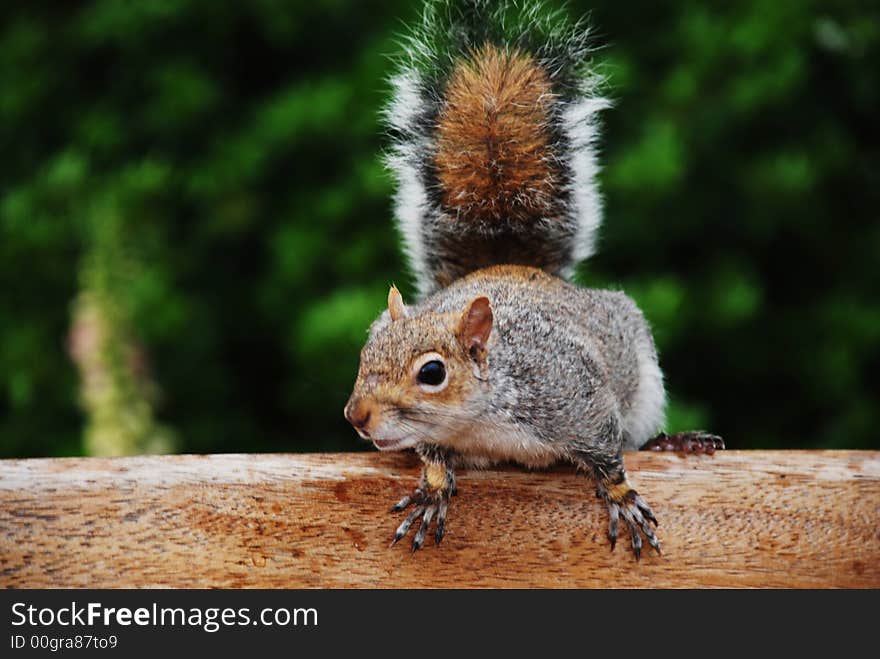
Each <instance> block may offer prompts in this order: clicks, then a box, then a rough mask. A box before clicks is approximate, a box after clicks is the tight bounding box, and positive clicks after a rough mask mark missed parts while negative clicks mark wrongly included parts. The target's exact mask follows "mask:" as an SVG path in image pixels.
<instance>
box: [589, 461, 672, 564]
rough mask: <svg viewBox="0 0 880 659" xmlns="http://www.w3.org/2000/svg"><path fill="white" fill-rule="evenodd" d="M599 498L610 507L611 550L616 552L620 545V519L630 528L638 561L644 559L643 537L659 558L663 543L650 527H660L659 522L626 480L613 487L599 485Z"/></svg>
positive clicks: (609, 484)
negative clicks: (618, 537) (642, 556)
mask: <svg viewBox="0 0 880 659" xmlns="http://www.w3.org/2000/svg"><path fill="white" fill-rule="evenodd" d="M596 493H597V494H598V495H599V497H600V498H602V499H604V501H605V503H606V504H607V505H608V515H609V517H610V520H609V522H608V539H609V540H610V541H611V550H612V551H614V545H615V544H616V543H617V530H618V526H619V524H620V518H621V517H623V521H624V522H625V523H626V525H627V527H628V528H629V533H630V537H631V538H632V548H633V553H634V554H635V556H636V560H639V558H641V555H642V534H644V536H645V538H647V540H648V544H649V545H651V546H652V547H653V548H654V549H655V550H656V551H657V553H658V554H659V553H660V541H659V540H657V535H656V534H655V533H654V529H653V528H652V527H651V523H653V524H654V526H657V518H655V517H654V513H653V511H652V510H651V507H650V506H649V505H648V503H647V502H646V501H645V500H644V499H643V498H642V497H641V495H640V494H639V493H638V492H636V491H635V490H634V489H632V488H631V487H630V485H629V483H628V482H627V481H626V478H624V479H623V480H622V481H620V482H619V483H610V482H608V481H604V482H600V483H599V487H598V490H597V492H596Z"/></svg>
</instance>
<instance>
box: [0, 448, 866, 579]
mask: <svg viewBox="0 0 880 659" xmlns="http://www.w3.org/2000/svg"><path fill="white" fill-rule="evenodd" d="M625 460H626V464H627V468H628V470H629V472H630V479H631V481H632V482H633V484H634V485H635V487H637V488H638V489H639V491H640V492H641V493H642V494H643V495H644V496H645V498H646V499H647V500H648V501H649V502H650V504H651V505H652V506H653V508H654V511H655V512H656V514H657V517H658V519H659V520H660V527H659V529H658V533H659V536H660V540H661V542H662V544H663V551H664V553H663V555H662V556H658V555H656V554H654V553H653V552H651V551H645V552H644V555H643V557H642V560H641V562H639V563H636V561H635V560H634V558H633V555H632V553H631V552H630V551H629V547H628V543H627V542H623V541H621V542H619V543H618V547H617V549H616V550H615V551H614V552H613V553H612V552H611V551H610V550H609V545H608V541H607V539H606V538H605V529H606V526H607V514H606V512H605V510H604V508H603V506H601V505H600V502H599V501H598V500H597V499H596V498H595V497H594V495H593V488H592V487H591V485H590V484H589V483H588V482H587V481H586V480H585V479H584V478H583V477H582V476H578V475H577V474H575V473H574V472H573V471H572V470H571V469H564V468H560V469H557V470H555V471H551V472H526V471H522V470H518V469H502V470H499V471H485V472H477V471H465V472H461V474H460V475H459V478H458V484H459V491H460V496H458V497H456V498H455V499H453V501H452V505H451V506H450V510H449V519H448V527H447V529H448V534H447V536H446V538H445V539H444V541H443V544H442V545H441V546H440V547H435V546H434V542H433V538H432V537H430V536H429V539H428V540H427V541H426V543H425V547H424V549H422V550H421V551H419V552H417V553H415V554H411V553H410V551H409V546H408V542H405V541H404V542H401V543H400V544H398V545H397V546H395V547H393V548H389V547H388V542H389V539H390V537H391V534H392V532H393V530H394V528H395V527H396V526H397V524H398V522H399V520H400V519H401V516H400V515H399V514H397V515H395V514H391V513H389V512H388V509H389V506H390V504H391V503H392V502H394V501H395V500H397V499H398V498H399V497H400V496H401V495H402V494H403V493H405V492H409V491H410V490H411V488H412V487H413V486H414V484H415V480H416V477H417V474H418V469H419V466H418V461H417V460H416V459H415V458H414V457H413V456H411V455H400V454H396V455H385V454H381V455H380V454H375V453H373V454H323V455H213V456H165V457H138V458H118V459H98V458H85V459H38V460H6V461H0V586H5V587H28V588H44V587H96V588H115V587H158V586H161V587H187V588H195V587H268V588H274V587H282V588H311V587H322V588H327V587H333V588H346V587H381V588H388V587H423V586H427V587H454V588H461V587H594V586H599V587H621V586H623V587H673V588H674V587H718V586H720V587H764V586H773V587H813V588H814V587H857V588H858V587H870V588H877V587H880V523H878V522H880V452H875V451H861V452H856V451H834V452H831V451H753V452H745V451H742V452H741V451H727V452H723V453H719V454H716V455H715V456H713V457H708V456H699V457H696V456H687V457H683V456H678V455H671V454H653V453H638V454H628V455H627V456H626V458H625Z"/></svg>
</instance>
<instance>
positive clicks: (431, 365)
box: [418, 359, 446, 386]
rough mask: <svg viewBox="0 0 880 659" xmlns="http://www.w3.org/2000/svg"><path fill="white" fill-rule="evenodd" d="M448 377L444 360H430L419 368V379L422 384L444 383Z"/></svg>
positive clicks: (434, 384)
mask: <svg viewBox="0 0 880 659" xmlns="http://www.w3.org/2000/svg"><path fill="white" fill-rule="evenodd" d="M445 379H446V367H445V366H444V365H443V362H441V361H438V360H436V359H435V360H434V361H430V362H428V363H427V364H425V365H424V366H422V367H421V368H420V369H419V376H418V381H419V383H420V384H428V385H431V386H436V385H438V384H443V381H444V380H445Z"/></svg>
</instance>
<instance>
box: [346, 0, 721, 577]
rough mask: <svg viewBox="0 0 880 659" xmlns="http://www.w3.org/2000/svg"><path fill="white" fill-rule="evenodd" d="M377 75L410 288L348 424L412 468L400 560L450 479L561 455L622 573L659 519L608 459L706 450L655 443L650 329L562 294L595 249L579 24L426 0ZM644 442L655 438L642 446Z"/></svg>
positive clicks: (593, 294) (612, 296)
mask: <svg viewBox="0 0 880 659" xmlns="http://www.w3.org/2000/svg"><path fill="white" fill-rule="evenodd" d="M404 51H405V54H404V56H403V58H402V59H401V61H400V62H399V70H398V71H397V73H396V74H395V75H394V76H393V78H392V87H393V94H392V99H391V101H390V103H389V105H388V106H387V108H386V112H385V119H386V122H387V125H388V128H389V129H390V133H391V136H392V139H393V144H392V146H391V149H390V151H389V153H388V157H387V164H388V166H389V168H390V169H391V171H392V172H393V174H394V175H395V177H396V181H397V193H396V198H395V213H396V217H397V221H398V226H399V228H400V231H401V233H402V236H403V239H404V244H405V249H406V252H407V255H408V257H409V261H410V264H411V267H412V270H413V272H414V274H415V279H416V282H415V283H416V287H417V289H418V300H417V301H416V302H415V303H414V304H411V305H407V304H405V303H404V301H403V298H402V296H401V294H400V292H399V291H398V289H397V288H396V287H394V286H392V287H391V290H390V292H389V295H388V308H387V309H386V310H385V311H383V312H382V314H381V315H380V316H379V318H378V319H377V320H376V321H375V322H374V323H373V324H372V326H371V327H370V330H369V338H368V340H367V342H366V344H365V346H364V347H363V350H362V351H361V358H360V367H359V370H358V374H357V380H356V382H355V385H354V391H353V392H352V394H351V397H350V398H349V400H348V402H347V404H346V406H345V410H344V413H345V417H346V419H348V421H349V422H350V423H351V424H352V425H353V426H354V428H355V429H356V431H357V432H358V433H359V434H360V436H361V437H362V438H364V439H367V440H370V441H372V442H373V444H374V445H375V446H376V447H377V448H378V449H380V450H383V451H390V450H403V449H414V450H415V451H416V452H417V453H418V455H419V456H420V457H421V459H422V462H423V463H424V466H423V470H422V476H421V478H420V480H419V483H418V486H417V487H416V489H415V491H414V492H413V493H412V494H410V495H408V496H405V497H403V498H402V499H401V500H400V501H399V502H397V504H396V505H394V506H393V508H392V510H393V511H396V512H400V511H403V510H405V509H406V508H408V507H409V506H411V505H412V506H414V508H413V510H412V511H411V512H410V513H409V515H408V516H407V517H406V518H405V519H404V521H403V522H402V523H401V524H400V525H399V526H398V528H397V529H396V531H395V533H394V536H393V539H392V541H391V544H392V545H393V544H394V543H396V542H397V541H399V540H400V539H401V538H403V537H404V536H405V535H406V534H407V533H408V532H409V530H410V528H411V527H412V526H413V524H414V523H415V522H416V521H417V520H419V521H420V523H419V527H418V530H417V532H416V533H415V535H414V538H413V541H412V551H415V550H417V549H419V548H420V547H421V546H422V545H423V543H424V541H425V537H426V534H427V533H428V530H429V528H430V526H431V524H432V523H433V524H434V528H435V543H436V544H439V543H440V541H441V540H442V538H443V536H444V534H445V529H446V517H447V511H448V508H449V501H450V497H451V495H453V494H455V493H456V492H457V488H456V482H455V469H456V468H458V467H467V466H470V467H477V468H479V467H486V466H489V465H492V464H496V463H500V462H514V463H517V464H520V465H523V466H525V467H529V468H541V467H547V466H549V465H551V464H554V463H557V462H560V461H563V462H569V463H573V464H574V465H575V466H576V467H578V468H579V469H580V470H582V471H583V472H584V473H585V474H586V475H587V476H589V477H591V478H592V479H593V480H594V481H595V485H596V494H597V496H598V497H600V498H601V499H602V500H604V502H605V504H606V506H607V508H608V512H609V516H610V521H609V526H608V538H609V540H610V543H611V548H612V549H613V548H614V545H615V543H616V540H617V536H618V530H619V526H620V520H621V518H622V519H623V522H624V524H625V525H626V527H627V530H628V531H629V535H630V538H631V545H632V550H633V552H634V554H635V557H636V559H638V558H639V557H640V555H641V549H642V536H644V538H645V540H646V541H647V542H648V544H649V545H650V546H651V547H653V548H654V549H655V550H657V551H658V552H659V551H660V543H659V540H658V538H657V535H656V533H655V531H654V527H655V526H656V525H657V520H656V517H655V515H654V513H653V511H652V510H651V508H650V506H649V505H648V503H647V502H646V501H645V499H644V498H643V497H642V496H641V495H640V494H639V493H638V492H637V491H636V490H635V489H634V488H633V487H632V486H631V484H630V482H629V481H628V479H627V476H626V472H625V470H624V465H623V451H624V450H635V449H640V448H641V449H645V448H651V449H654V450H670V449H674V450H690V451H694V452H709V453H711V452H714V450H715V449H717V448H723V441H722V440H721V438H720V437H718V436H716V435H711V434H708V433H704V432H702V431H697V432H688V433H678V434H676V435H671V436H669V435H665V434H664V433H661V432H660V429H661V428H662V426H663V424H664V408H665V402H666V394H665V390H664V384H663V374H662V372H661V370H660V366H659V363H658V358H657V351H656V349H655V346H654V341H653V338H652V335H651V331H650V328H649V326H648V324H647V322H646V320H645V318H644V316H643V314H642V313H641V311H640V310H639V309H638V307H637V306H636V304H635V303H634V302H633V301H632V300H631V299H630V298H629V297H627V296H626V295H625V294H624V293H622V292H616V291H606V290H595V289H586V288H581V287H578V286H577V285H575V284H574V283H572V282H571V281H570V280H571V278H572V276H573V273H574V271H575V267H576V266H577V264H578V263H580V262H581V261H582V260H584V259H585V258H587V257H588V256H589V255H590V254H592V253H593V249H594V245H595V240H596V233H597V230H598V227H599V224H600V220H601V214H602V212H601V200H600V195H599V193H598V190H597V186H596V181H595V179H596V174H597V171H598V164H597V157H596V150H595V142H596V139H597V135H598V114H599V113H600V112H601V111H602V110H604V109H606V108H608V107H609V106H610V103H609V102H608V100H606V99H605V98H603V97H601V96H600V95H599V94H598V89H599V87H600V82H601V81H600V79H599V77H598V76H597V75H596V74H595V73H594V71H592V69H591V68H590V65H589V54H590V52H591V45H590V39H589V30H588V29H587V28H586V26H585V25H584V24H583V23H582V22H578V23H570V22H568V21H567V20H566V18H565V17H564V15H563V14H562V13H561V12H559V11H551V10H548V9H547V8H546V6H545V5H544V4H543V3H542V2H537V1H534V0H521V1H519V2H490V1H488V0H465V1H462V0H427V3H426V5H425V9H424V11H423V14H422V18H421V22H420V24H418V25H417V26H416V27H415V28H414V29H413V31H412V33H411V35H410V36H409V38H408V40H407V41H406V42H405V48H404ZM658 433H659V434H658Z"/></svg>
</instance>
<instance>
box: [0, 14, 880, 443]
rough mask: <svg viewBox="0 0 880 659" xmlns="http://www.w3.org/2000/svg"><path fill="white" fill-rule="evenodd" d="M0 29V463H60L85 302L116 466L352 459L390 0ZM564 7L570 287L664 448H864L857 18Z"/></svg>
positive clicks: (868, 111) (871, 401)
mask: <svg viewBox="0 0 880 659" xmlns="http://www.w3.org/2000/svg"><path fill="white" fill-rule="evenodd" d="M0 11H2V13H3V17H4V20H3V21H2V22H0V80H2V83H3V85H2V93H0V137H2V141H0V143H2V146H3V156H4V157H3V159H2V161H0V171H2V174H0V180H2V181H3V186H2V195H0V282H2V290H3V294H2V295H0V455H2V456H26V455H67V454H77V453H82V452H84V451H85V450H86V445H85V440H84V438H85V437H86V435H87V429H88V428H89V427H90V426H89V424H90V423H92V422H94V420H95V411H94V409H91V408H89V407H88V405H86V406H85V407H81V404H82V403H83V395H84V394H83V388H82V387H81V386H80V382H79V376H78V372H77V369H76V367H75V365H74V363H73V361H72V360H71V356H70V354H69V347H70V346H69V343H70V341H69V335H70V330H71V327H72V326H75V325H74V318H75V313H76V310H77V309H80V306H79V305H78V304H75V302H76V301H77V300H79V301H80V304H81V303H82V300H83V299H84V298H83V297H82V294H83V293H84V292H88V291H92V292H95V291H98V292H100V293H101V296H103V297H100V298H94V297H93V298H86V299H91V300H95V299H100V300H103V302H102V303H101V304H104V305H105V306H102V307H101V308H102V309H104V311H102V312H101V313H102V314H103V317H106V318H109V319H110V320H111V322H112V327H113V328H114V329H113V332H115V333H113V334H112V336H115V337H117V344H116V348H114V350H117V353H114V354H116V355H117V356H116V357H114V359H115V360H116V361H115V362H113V363H115V364H116V367H114V368H118V367H120V365H125V364H128V363H129V357H126V355H130V354H131V351H132V350H135V351H138V350H142V351H143V354H144V355H145V356H146V358H148V361H149V364H150V366H151V369H150V370H149V378H148V379H146V380H144V379H143V378H142V377H141V376H140V375H134V376H131V377H129V376H128V375H126V371H125V370H124V368H123V370H122V371H114V372H116V373H121V376H120V377H121V378H122V379H120V380H119V385H118V386H119V389H118V390H119V391H120V392H128V393H127V394H126V396H127V397H125V398H124V399H120V400H125V401H129V403H114V404H113V409H114V410H115V411H116V412H117V413H118V414H117V416H118V417H119V418H126V419H130V418H136V419H139V421H137V423H141V424H145V425H141V426H138V425H137V423H134V425H133V426H131V427H136V428H141V429H140V430H138V431H137V432H134V434H132V435H131V436H132V437H140V438H141V439H138V440H136V441H135V440H132V441H135V443H136V444H138V443H139V447H140V448H139V449H138V450H143V449H144V446H145V445H146V446H148V450H154V449H155V447H156V445H155V444H154V443H151V440H150V439H149V437H155V436H156V435H154V434H153V433H156V432H157V433H158V436H160V437H164V440H163V441H167V435H163V433H164V432H165V431H164V428H173V430H174V437H175V440H176V441H177V447H176V448H177V449H178V450H181V451H196V452H199V451H256V450H282V451H299V450H352V449H356V448H358V447H361V446H362V445H363V442H360V441H359V440H358V439H357V437H356V436H355V434H354V432H352V431H351V429H350V428H349V427H347V425H346V424H345V422H344V420H343V419H342V407H343V405H344V403H345V400H346V399H347V396H348V393H349V391H350V387H351V384H352V382H353V380H354V376H355V373H356V369H357V362H358V352H359V350H360V347H361V345H362V342H363V339H364V337H365V336H366V330H367V327H368V325H369V323H370V321H371V320H372V319H373V318H374V317H375V315H376V314H377V313H378V312H379V310H380V309H381V308H382V306H383V303H384V301H385V295H386V293H387V286H388V284H389V283H391V282H397V283H398V285H400V286H401V288H402V290H403V292H404V296H407V295H408V294H411V291H412V289H411V288H410V287H409V286H408V284H409V279H408V276H407V274H406V273H405V270H404V262H403V258H402V255H401V254H400V250H399V247H398V241H397V236H396V233H395V231H394V230H393V229H392V224H391V204H390V195H391V192H392V190H391V184H390V179H389V178H388V177H387V176H386V175H385V174H384V172H383V170H382V167H381V164H380V163H381V160H380V156H381V150H382V148H383V146H384V145H385V144H387V142H386V140H385V138H384V137H383V135H382V133H381V129H380V127H379V125H380V124H379V116H378V114H379V109H380V108H381V107H382V105H383V104H384V102H385V100H386V94H387V84H386V82H385V80H384V78H385V76H387V75H388V74H389V73H390V72H391V70H392V65H391V62H390V61H389V59H388V56H389V55H394V54H399V53H400V52H401V48H402V45H401V43H400V39H399V37H400V34H401V31H402V22H401V21H413V20H415V19H416V18H417V17H418V15H419V7H418V5H414V4H413V3H410V2H403V1H402V0H401V1H394V2H382V3H362V2H351V3H346V2H341V1H339V0H316V1H315V2H310V3H298V2H285V1H282V0H251V1H249V2H243V1H241V2H224V3H214V2H207V1H206V0H161V1H156V2H144V3H121V2H115V1H114V0H92V1H86V2H80V3H57V2H27V3H23V2H11V3H6V4H5V5H4V7H3V9H2V10H0ZM588 11H589V12H590V14H591V22H592V23H593V25H595V26H596V35H597V36H596V38H597V41H598V42H599V43H603V42H604V43H606V44H607V46H605V47H604V48H601V49H599V50H598V51H596V53H595V64H596V67H597V68H598V71H599V72H600V73H601V74H602V75H604V76H605V77H606V78H607V79H608V88H609V92H610V95H611V96H612V97H613V98H614V100H615V107H614V108H613V109H612V110H610V111H608V112H607V113H606V126H605V137H604V139H603V144H602V153H603V156H602V160H603V164H604V169H603V174H602V189H603V191H604V194H605V199H606V219H605V224H604V229H603V233H602V241H601V245H600V251H599V254H598V255H597V256H596V257H595V258H594V259H592V260H591V261H590V262H589V263H587V264H585V266H584V267H583V269H582V281H583V282H584V283H587V284H589V285H597V286H608V287H614V288H622V289H624V290H626V291H628V292H629V293H631V294H632V295H633V296H634V297H635V298H636V300H637V301H638V302H639V304H640V305H641V306H642V307H643V308H644V309H645V312H646V314H647V315H648V317H649V319H650V321H651V322H652V325H653V326H654V328H655V331H656V337H657V343H658V346H659V348H660V351H661V360H662V363H663V366H664V370H665V372H666V375H667V381H668V385H669V389H670V399H671V404H670V411H669V429H670V430H676V429H683V428H692V427H695V426H702V427H707V428H709V429H711V430H713V431H717V432H719V433H721V434H723V435H724V436H725V437H726V438H727V440H728V443H729V445H731V446H733V447H757V446H775V447H828V448H833V447H863V448H864V447H877V446H878V441H877V439H876V428H877V427H878V426H880V407H878V405H877V401H878V400H880V395H878V394H880V387H878V380H877V375H876V374H877V373H878V372H880V298H878V291H880V269H878V267H877V260H878V256H877V255H878V254H880V222H878V217H877V209H878V208H880V203H878V202H880V199H878V196H880V193H878V190H880V178H878V172H880V153H878V149H877V121H876V113H877V108H878V107H880V98H878V96H880V84H878V83H880V80H878V77H880V68H878V67H877V66H876V62H877V61H878V50H880V48H878V45H880V12H878V9H877V8H876V7H874V6H872V5H870V3H860V2H858V1H852V2H846V1H840V2H826V3H812V2H789V1H784V2H777V3H766V2H759V1H758V0H743V1H742V2H737V3H724V4H722V5H715V4H711V3H710V4H706V3H698V2H682V3H678V4H676V5H674V6H672V5H669V4H668V3H636V4H635V5H633V4H632V3H619V2H606V1H604V0H603V1H597V2H592V3H590V4H589V5H588V4H587V3H586V2H580V1H579V2H575V3H572V4H571V5H570V6H569V8H568V13H570V14H571V15H572V16H573V17H577V16H579V15H583V14H586V13H587V12H588ZM99 306H100V305H99ZM126 346H127V347H126ZM111 353H112V350H111ZM120 355H121V356H120ZM127 377H128V378H129V379H127V380H126V378H127ZM145 404H146V405H147V406H148V407H147V408H145V407H143V405H145ZM125 410H135V412H133V414H134V417H132V416H126V414H125V413H124V412H125ZM84 411H85V412H87V414H86V413H85V412H84ZM138 415H140V416H138ZM117 422H118V423H128V422H125V421H114V423H117Z"/></svg>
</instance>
